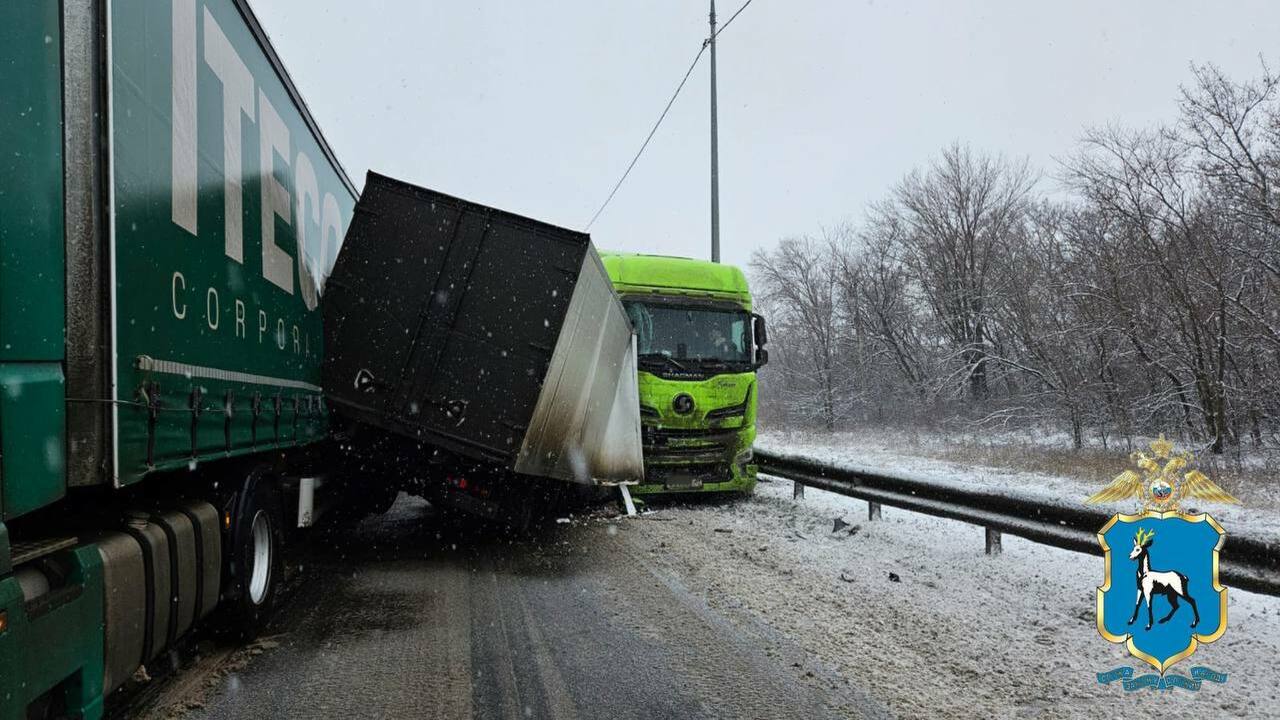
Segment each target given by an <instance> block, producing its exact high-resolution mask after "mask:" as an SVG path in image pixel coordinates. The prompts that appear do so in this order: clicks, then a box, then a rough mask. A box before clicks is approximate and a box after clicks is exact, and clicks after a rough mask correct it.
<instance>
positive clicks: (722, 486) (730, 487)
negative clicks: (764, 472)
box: [630, 463, 756, 495]
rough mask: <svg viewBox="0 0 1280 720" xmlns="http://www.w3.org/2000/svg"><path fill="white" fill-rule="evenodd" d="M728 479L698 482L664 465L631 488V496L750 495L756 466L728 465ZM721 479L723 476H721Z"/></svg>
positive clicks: (675, 467) (674, 468) (674, 467)
mask: <svg viewBox="0 0 1280 720" xmlns="http://www.w3.org/2000/svg"><path fill="white" fill-rule="evenodd" d="M727 474H728V478H727V479H725V480H721V481H719V482H707V481H700V480H698V479H696V478H693V479H692V480H691V478H689V477H688V476H684V475H682V474H681V473H680V472H679V466H678V465H664V466H662V472H661V473H648V472H646V477H645V480H644V482H642V483H640V484H639V485H632V486H631V488H630V489H631V494H632V495H660V494H676V493H718V492H740V493H744V494H746V493H750V492H752V491H753V490H755V487H756V466H755V464H754V463H748V464H746V465H730V466H729V472H728V473H727ZM722 477H723V475H722Z"/></svg>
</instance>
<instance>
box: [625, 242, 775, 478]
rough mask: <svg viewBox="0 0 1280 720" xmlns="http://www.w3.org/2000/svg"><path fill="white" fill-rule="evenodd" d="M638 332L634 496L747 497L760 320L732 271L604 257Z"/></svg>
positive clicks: (752, 470) (676, 261)
mask: <svg viewBox="0 0 1280 720" xmlns="http://www.w3.org/2000/svg"><path fill="white" fill-rule="evenodd" d="M601 258H602V259H603V260H604V265H605V270H606V271H607V272H608V273H609V279H610V280H612V282H613V287H614V290H616V291H617V293H618V295H619V297H621V299H622V303H623V305H624V306H625V307H626V309H627V315H628V316H629V317H630V319H631V323H632V325H633V326H634V328H635V331H636V362H637V366H638V373H639V387H640V420H641V428H642V438H643V442H644V464H645V478H644V481H643V482H642V483H641V484H640V485H638V486H636V487H633V488H632V489H631V491H632V492H633V493H635V494H651V493H664V492H743V493H748V492H751V490H752V489H753V488H754V487H755V484H756V466H755V465H754V464H753V463H752V462H751V460H752V455H751V446H752V443H753V442H755V438H756V394H757V384H756V371H757V370H758V369H759V368H760V367H761V366H762V365H764V364H765V363H766V362H768V359H769V353H768V351H767V350H765V349H764V345H765V343H766V342H767V337H766V334H765V325H764V318H762V317H761V316H759V315H756V314H754V313H752V311H751V291H750V290H749V289H748V287H747V279H746V277H745V276H744V275H743V273H742V270H740V269H738V268H736V267H734V266H732V265H721V264H719V263H713V262H707V261H704V260H694V259H690V258H680V257H666V256H658V255H635V254H627V253H612V252H603V253H601Z"/></svg>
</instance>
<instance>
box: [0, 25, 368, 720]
mask: <svg viewBox="0 0 1280 720" xmlns="http://www.w3.org/2000/svg"><path fill="white" fill-rule="evenodd" d="M0 68H3V69H2V70H0V156H2V157H3V160H0V719H4V720H7V719H9V718H18V717H55V716H56V717H61V716H74V717H88V718H93V717H98V716H100V715H101V714H102V711H103V707H104V698H105V697H106V696H107V695H108V694H110V693H111V692H112V691H113V690H114V689H115V688H117V687H119V686H120V685H121V684H122V683H124V682H125V681H126V680H128V679H129V678H130V677H131V676H132V675H133V674H134V672H135V670H136V669H137V668H138V667H139V666H142V665H145V664H149V663H153V662H154V661H158V660H159V661H163V660H162V659H163V658H165V657H167V656H168V652H167V651H168V650H170V649H171V648H174V647H175V646H176V645H175V644H176V643H177V642H178V641H179V639H180V638H182V637H183V635H184V633H186V632H187V631H188V630H189V629H190V628H192V627H193V626H195V625H196V624H198V623H199V622H200V621H201V620H203V619H205V618H206V616H208V615H210V614H211V613H212V612H214V611H215V610H220V611H223V612H226V613H227V614H228V616H229V617H234V618H235V619H236V621H237V623H238V626H239V627H241V628H250V627H254V626H255V625H256V624H257V623H258V622H260V620H261V619H262V618H263V617H265V615H266V613H267V611H268V610H269V609H270V607H271V605H272V604H273V603H274V600H275V598H276V595H277V590H278V587H279V585H280V579H281V575H282V572H281V571H282V567H283V566H282V564H281V552H280V548H281V543H282V542H283V538H284V537H285V534H286V532H287V531H289V530H290V529H291V528H294V527H297V526H299V525H306V524H307V523H308V522H309V520H310V515H309V513H310V512H311V510H312V508H313V503H314V501H315V500H316V498H317V497H318V496H317V494H316V493H317V485H318V482H317V476H316V474H315V473H316V471H317V470H318V469H319V468H320V467H322V466H323V465H324V463H323V461H322V460H321V459H320V458H321V452H322V450H323V448H324V446H325V444H326V443H327V442H328V438H329V436H330V435H329V433H330V429H329V419H328V412H327V408H326V407H325V401H324V397H323V393H322V391H321V369H320V361H321V357H322V350H323V348H322V341H323V328H322V319H321V314H320V310H319V298H320V295H321V293H322V290H323V288H324V284H325V280H326V278H327V275H328V273H329V270H330V269H331V268H332V266H333V263H334V261H335V258H336V257H337V254H338V250H339V247H340V245H341V243H342V241H343V238H344V237H345V234H346V229H347V225H348V223H349V222H350V220H351V217H352V210H353V207H354V204H355V200H356V196H357V193H356V189H355V186H354V185H353V184H352V183H351V181H350V180H349V179H348V178H347V176H346V175H345V173H344V172H343V171H342V168H341V167H340V165H339V164H338V162H337V160H336V157H335V156H334V154H333V151H332V150H331V149H330V147H329V145H328V144H327V143H326V142H325V140H324V138H323V136H322V135H321V134H320V132H319V130H318V127H317V125H316V122H315V120H314V119H313V118H312V116H311V114H310V113H309V112H308V111H307V108H306V105H305V104H304V103H303V101H302V99H301V97H300V96H299V94H298V92H297V90H296V88H295V87H294V85H293V83H292V82H291V81H290V80H289V76H288V75H287V74H286V73H285V71H284V69H283V67H282V65H281V64H280V61H279V59H278V57H277V56H276V53H275V51H274V50H273V49H272V47H271V45H270V43H269V42H268V41H267V38H266V35H265V33H264V32H263V30H262V28H261V26H260V25H259V23H258V22H257V20H256V19H255V18H254V16H253V13H252V11H251V10H250V8H249V6H248V4H247V3H246V2H245V1H244V0H22V1H21V2H18V1H15V2H4V3H0ZM324 494H325V493H324V492H321V493H320V495H319V496H323V495H324ZM295 506H296V507H297V509H298V511H299V514H298V517H297V519H296V520H295V518H294V515H293V508H294V507H295Z"/></svg>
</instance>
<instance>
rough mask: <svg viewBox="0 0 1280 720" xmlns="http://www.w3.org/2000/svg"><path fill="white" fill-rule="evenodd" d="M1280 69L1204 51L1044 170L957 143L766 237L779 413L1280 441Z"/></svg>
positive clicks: (757, 276) (1100, 435) (1126, 438)
mask: <svg viewBox="0 0 1280 720" xmlns="http://www.w3.org/2000/svg"><path fill="white" fill-rule="evenodd" d="M1277 192H1280V76H1277V75H1276V74H1274V73H1272V72H1271V70H1270V69H1269V68H1268V67H1267V66H1266V64H1265V63H1264V64H1263V65H1262V70H1261V73H1260V75H1259V76H1258V77H1255V78H1251V79H1248V80H1245V81H1237V80H1235V79H1232V78H1230V77H1228V76H1227V75H1225V74H1224V73H1223V72H1222V71H1221V70H1219V69H1218V68H1216V67H1215V66H1213V65H1201V66H1193V67H1192V80H1191V81H1190V82H1189V83H1188V84H1187V85H1186V86H1184V87H1183V88H1182V89H1181V92H1180V97H1179V112H1178V115H1177V117H1176V118H1175V119H1174V120H1173V121H1172V122H1171V123H1170V124H1168V125H1165V126H1161V127H1154V128H1126V127H1122V126H1115V125H1113V126H1107V127H1103V128H1097V129H1092V130H1088V131H1086V132H1085V134H1084V135H1083V137H1082V139H1081V140H1080V142H1079V144H1078V146H1077V147H1076V148H1075V149H1074V150H1073V151H1072V153H1071V154H1070V156H1068V157H1065V158H1062V159H1060V160H1059V161H1058V166H1057V167H1056V168H1053V169H1052V172H1050V173H1048V174H1046V173H1042V172H1038V171H1036V170H1035V169H1033V168H1031V167H1030V165H1029V163H1028V162H1027V161H1026V160H1012V159H1008V158H1006V157H1004V156H1001V155H993V154H987V153H983V152H980V151H975V150H973V149H971V148H970V147H968V146H965V145H962V144H960V143H956V144H953V145H951V146H950V147H947V148H945V149H944V150H943V151H942V152H941V154H940V155H939V156H938V157H937V158H936V159H935V160H934V161H933V162H932V163H930V164H929V165H928V166H927V167H924V168H919V169H916V170H913V171H911V172H910V173H908V174H907V175H906V176H905V177H903V178H902V179H901V180H900V181H899V182H897V183H896V184H895V185H893V187H891V188H890V189H889V191H888V193H887V195H886V197H885V198H884V199H883V200H881V201H879V202H877V203H875V204H873V205H872V206H871V207H870V208H869V210H868V212H867V214H866V217H865V219H864V220H863V221H862V222H860V223H856V224H855V223H841V224H837V225H834V226H831V227H826V228H823V229H821V230H820V231H819V232H817V233H814V234H808V235H802V236H796V237H788V238H785V239H783V240H782V241H781V242H779V243H778V245H777V246H776V247H774V248H772V249H769V250H762V251H757V252H756V253H755V255H754V256H753V258H752V261H751V278H752V282H753V287H754V290H755V292H756V295H757V298H758V302H759V304H760V306H761V308H762V309H763V311H764V312H765V313H766V314H767V315H768V317H769V320H770V323H771V330H772V331H773V333H772V335H773V337H772V340H771V351H772V355H773V362H772V363H771V365H770V366H768V367H767V368H766V369H765V371H764V373H763V375H762V383H763V385H764V387H765V392H763V393H762V395H761V398H762V406H763V412H764V413H765V417H766V418H767V419H768V420H769V421H772V422H774V423H778V424H789V425H798V424H802V425H811V426H817V427H823V428H826V429H836V428H839V427H846V426H850V425H857V424H866V423H891V424H902V423H914V424H919V423H922V422H924V423H932V422H935V421H939V420H945V421H951V422H959V423H965V424H969V425H974V426H979V427H985V426H992V425H999V426H1004V427H1013V428H1021V427H1026V428H1038V429H1044V428H1060V429H1062V430H1063V431H1065V432H1067V433H1069V435H1070V437H1071V438H1072V439H1073V441H1074V444H1075V445H1076V446H1077V447H1080V446H1082V445H1083V444H1085V443H1086V442H1093V441H1097V442H1100V443H1101V444H1103V445H1104V446H1106V445H1109V444H1112V443H1115V444H1120V445H1132V443H1133V440H1134V438H1135V437H1136V436H1144V435H1152V434H1155V433H1158V432H1168V433H1171V434H1177V435H1179V436H1181V438H1182V439H1183V440H1184V441H1187V442H1192V443H1195V444H1197V445H1199V446H1201V447H1203V448H1204V449H1207V450H1211V451H1212V452H1215V453H1221V452H1223V451H1224V450H1225V449H1227V448H1230V447H1232V446H1241V445H1244V446H1249V445H1252V446H1263V445H1268V444H1270V445H1274V444H1276V443H1277V441H1280V435H1278V434H1277V431H1278V430H1280V427H1278V426H1277V420H1278V419H1280V362H1278V360H1280V302H1278V301H1277V292H1278V291H1280V197H1278V196H1277Z"/></svg>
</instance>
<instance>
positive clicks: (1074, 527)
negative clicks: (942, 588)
mask: <svg viewBox="0 0 1280 720" xmlns="http://www.w3.org/2000/svg"><path fill="white" fill-rule="evenodd" d="M755 462H756V464H757V465H758V466H759V468H760V472H761V473H764V474H766V475H774V476H776V477H780V478H784V479H787V480H791V481H793V482H794V483H795V497H796V498H802V497H804V487H805V486H808V487H814V488H819V489H822V490H827V491H830V492H833V493H837V494H840V495H845V496H847V497H852V498H857V499H859V500H865V501H866V502H867V503H868V517H869V518H870V519H872V520H875V519H878V518H879V517H880V507H881V506H882V505H888V506H890V507H896V508H902V509H904V510H910V511H912V512H918V513H923V514H925V515H933V516H935V517H941V518H947V519H950V520H959V521H961V522H965V523H969V524H971V525H978V526H981V527H983V528H985V529H986V550H987V553H988V554H994V553H998V552H1000V545H1001V544H1000V536H1001V533H1008V534H1010V535H1016V536H1018V537H1021V538H1026V539H1027V540H1031V541H1032V542H1037V543H1041V544H1044V545H1051V546H1053V547H1058V548H1062V549H1064V550H1073V551H1075V552H1083V553H1090V554H1093V555H1101V554H1102V546H1101V545H1099V544H1098V535H1097V533H1098V530H1099V529H1101V528H1102V526H1103V525H1104V524H1105V523H1106V522H1107V520H1108V519H1109V518H1110V517H1111V515H1110V514H1109V513H1107V512H1104V511H1102V510H1098V509H1095V508H1090V507H1087V506H1084V505H1081V506H1080V507H1078V508H1077V507H1071V506H1066V505H1051V504H1045V503H1042V502H1038V501H1035V500H1032V499H1029V498H1025V497H1018V496H1016V495H1004V494H1000V493H997V492H992V491H990V490H977V489H971V488H962V487H956V486H953V485H948V484H944V483H939V482H937V481H931V480H927V479H923V478H916V477H911V476H910V475H905V474H904V475H889V474H885V473H882V472H878V471H872V470H867V469H854V468H844V467H839V466H835V465H828V464H824V463H820V462H817V461H814V460H808V459H804V458H796V457H788V456H785V455H778V454H775V453H771V452H768V451H765V450H759V449H757V450H756V451H755ZM1220 575H1221V579H1222V582H1223V584H1224V585H1227V586H1229V587H1237V588H1240V589H1242V590H1248V591H1250V592H1258V593H1265V594H1268V595H1280V542H1266V541H1263V540H1261V539H1258V538H1253V537H1250V536H1247V535H1237V534H1233V533H1231V532H1230V529H1228V532H1227V540H1226V543H1225V544H1224V545H1223V548H1222V554H1221V565H1220Z"/></svg>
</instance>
